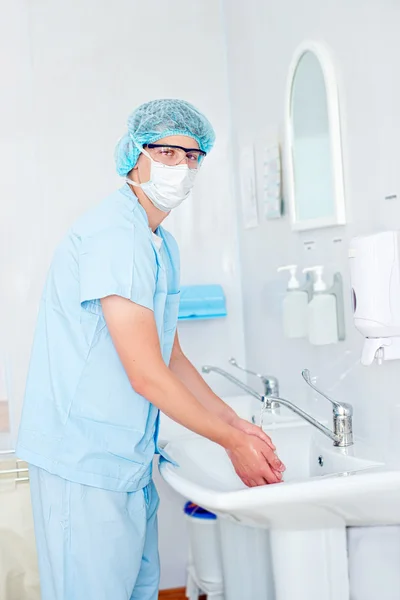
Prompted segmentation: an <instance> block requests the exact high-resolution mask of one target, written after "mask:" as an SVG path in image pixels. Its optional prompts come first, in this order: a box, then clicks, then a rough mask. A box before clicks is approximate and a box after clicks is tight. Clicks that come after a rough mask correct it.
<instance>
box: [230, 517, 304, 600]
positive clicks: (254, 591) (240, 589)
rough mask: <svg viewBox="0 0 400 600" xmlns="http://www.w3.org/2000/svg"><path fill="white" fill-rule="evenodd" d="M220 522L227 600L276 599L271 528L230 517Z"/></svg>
mask: <svg viewBox="0 0 400 600" xmlns="http://www.w3.org/2000/svg"><path fill="white" fill-rule="evenodd" d="M218 522H219V529H220V536H221V554H222V569H223V573H224V589H225V600H244V599H245V598H249V599H250V598H252V599H254V600H275V592H274V582H273V574H272V563H271V550H270V544H269V533H268V531H267V530H266V529H261V528H258V527H257V528H255V527H248V526H246V525H240V524H238V523H235V521H233V520H231V519H227V518H219V519H218ZM293 598H296V596H293V597H292V598H291V600H293Z"/></svg>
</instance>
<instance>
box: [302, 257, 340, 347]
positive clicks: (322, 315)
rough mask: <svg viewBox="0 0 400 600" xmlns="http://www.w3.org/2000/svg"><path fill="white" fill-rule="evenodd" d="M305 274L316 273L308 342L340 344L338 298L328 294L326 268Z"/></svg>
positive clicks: (305, 270) (310, 308)
mask: <svg viewBox="0 0 400 600" xmlns="http://www.w3.org/2000/svg"><path fill="white" fill-rule="evenodd" d="M303 273H315V275H314V285H313V298H312V300H311V302H310V304H309V305H308V319H307V320H308V340H309V342H310V344H314V345H315V346H326V345H327V344H336V342H338V340H339V338H338V322H337V306H336V297H335V296H334V295H333V294H330V293H329V292H327V289H328V286H327V284H326V283H325V281H324V280H323V279H322V276H323V273H324V267H320V266H319V267H310V268H307V269H303Z"/></svg>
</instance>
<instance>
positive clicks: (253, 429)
mask: <svg viewBox="0 0 400 600" xmlns="http://www.w3.org/2000/svg"><path fill="white" fill-rule="evenodd" d="M230 424H231V425H232V426H233V427H236V429H239V431H243V433H247V434H248V435H255V436H256V437H259V438H260V440H262V441H263V442H265V443H266V444H268V446H269V447H270V448H271V450H274V451H275V450H276V447H275V445H274V443H273V441H272V440H271V438H270V437H269V436H268V435H267V434H266V433H265V432H264V431H263V430H262V429H261V427H259V426H258V425H253V423H250V422H249V421H246V419H241V418H240V417H236V418H235V419H233V420H232V421H230Z"/></svg>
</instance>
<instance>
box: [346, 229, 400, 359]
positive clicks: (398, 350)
mask: <svg viewBox="0 0 400 600" xmlns="http://www.w3.org/2000/svg"><path fill="white" fill-rule="evenodd" d="M349 257H350V276H351V284H352V294H353V311H354V322H355V326H356V327H357V329H358V330H359V331H360V332H361V333H362V334H363V336H364V337H365V338H366V339H365V343H364V348H363V352H362V356H361V363H362V364H363V365H370V364H372V363H373V362H374V360H375V359H377V361H378V363H380V362H382V361H383V360H394V359H400V231H385V232H382V233H377V234H374V235H368V236H363V237H357V238H355V239H353V240H352V242H351V246H350V250H349Z"/></svg>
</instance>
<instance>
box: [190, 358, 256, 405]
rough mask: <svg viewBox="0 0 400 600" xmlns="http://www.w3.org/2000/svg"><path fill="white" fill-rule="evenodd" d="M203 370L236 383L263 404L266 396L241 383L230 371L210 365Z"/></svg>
mask: <svg viewBox="0 0 400 600" xmlns="http://www.w3.org/2000/svg"><path fill="white" fill-rule="evenodd" d="M201 370H202V371H203V373H211V372H214V373H218V374H219V375H222V377H225V379H228V380H229V381H231V382H232V383H234V384H235V385H237V386H238V387H240V388H241V389H242V390H244V391H245V392H247V393H248V394H249V395H250V396H254V398H257V400H260V401H261V402H263V399H264V396H262V395H261V394H259V393H258V392H256V391H255V390H253V389H252V388H251V387H250V386H248V385H246V384H245V383H243V381H240V379H236V377H234V376H233V375H231V374H230V373H228V371H224V370H223V369H220V368H219V367H211V366H210V365H204V366H203V367H202V368H201Z"/></svg>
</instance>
